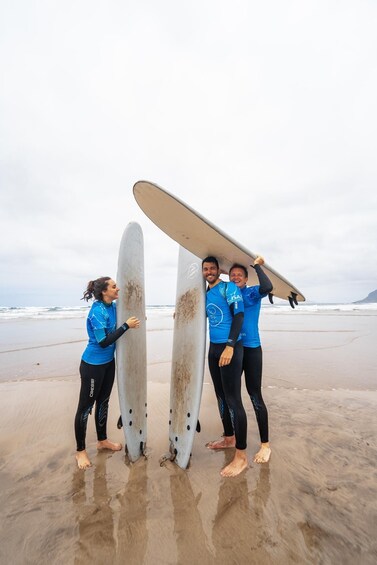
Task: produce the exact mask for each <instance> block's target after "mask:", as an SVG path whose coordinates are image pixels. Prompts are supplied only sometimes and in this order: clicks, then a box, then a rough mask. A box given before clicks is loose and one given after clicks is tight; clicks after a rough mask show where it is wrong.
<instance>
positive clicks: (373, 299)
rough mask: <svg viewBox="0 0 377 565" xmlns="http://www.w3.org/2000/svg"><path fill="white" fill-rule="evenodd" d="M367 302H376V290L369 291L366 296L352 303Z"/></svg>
mask: <svg viewBox="0 0 377 565" xmlns="http://www.w3.org/2000/svg"><path fill="white" fill-rule="evenodd" d="M369 302H377V290H374V291H373V292H370V293H369V294H368V296H367V297H366V298H363V300H358V301H357V302H354V304H367V303H369Z"/></svg>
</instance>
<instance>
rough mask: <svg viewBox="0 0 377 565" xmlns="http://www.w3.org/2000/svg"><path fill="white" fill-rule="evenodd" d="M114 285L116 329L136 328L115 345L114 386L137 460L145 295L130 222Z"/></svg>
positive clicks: (140, 254) (143, 398)
mask: <svg viewBox="0 0 377 565" xmlns="http://www.w3.org/2000/svg"><path fill="white" fill-rule="evenodd" d="M117 284H118V286H119V289H120V291H119V298H118V300H117V325H118V327H119V326H120V325H121V324H123V323H124V322H126V321H127V319H128V318H130V317H131V316H136V317H137V318H138V319H139V320H140V327H139V328H138V329H128V330H127V332H126V333H125V334H124V335H123V336H122V337H121V338H120V339H118V340H117V342H116V364H117V384H118V394H119V405H120V411H121V415H122V423H123V431H124V436H125V442H126V452H127V453H128V456H129V458H130V460H131V461H136V460H137V459H138V458H139V457H140V456H141V455H142V454H143V453H144V451H145V447H146V441H147V355H146V319H145V292H144V244H143V233H142V230H141V227H140V226H139V224H137V223H136V222H130V223H129V224H128V225H127V227H126V229H125V230H124V233H123V237H122V240H121V243H120V248H119V259H118V273H117Z"/></svg>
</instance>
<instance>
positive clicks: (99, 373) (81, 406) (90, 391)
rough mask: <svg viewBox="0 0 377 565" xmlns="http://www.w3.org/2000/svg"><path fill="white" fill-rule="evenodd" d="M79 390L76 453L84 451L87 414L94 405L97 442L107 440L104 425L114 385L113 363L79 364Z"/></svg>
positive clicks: (83, 362) (76, 418)
mask: <svg viewBox="0 0 377 565" xmlns="http://www.w3.org/2000/svg"><path fill="white" fill-rule="evenodd" d="M80 375H81V389H80V396H79V403H78V407H77V412H76V417H75V435H76V444H77V451H83V450H84V449H85V438H86V428H87V423H88V417H89V414H91V412H92V409H93V406H94V403H96V410H95V423H96V430H97V438H98V440H99V441H103V440H104V439H107V435H106V424H107V414H108V406H109V398H110V394H111V390H112V388H113V384H114V377H115V361H114V359H113V360H112V361H110V362H109V363H105V364H103V365H90V364H89V363H86V362H85V361H81V364H80Z"/></svg>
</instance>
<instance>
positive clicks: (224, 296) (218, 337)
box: [206, 281, 244, 343]
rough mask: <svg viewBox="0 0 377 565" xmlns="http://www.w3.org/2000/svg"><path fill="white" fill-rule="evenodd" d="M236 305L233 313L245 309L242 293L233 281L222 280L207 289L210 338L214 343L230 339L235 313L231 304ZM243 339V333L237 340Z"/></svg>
mask: <svg viewBox="0 0 377 565" xmlns="http://www.w3.org/2000/svg"><path fill="white" fill-rule="evenodd" d="M231 304H233V305H234V310H233V314H234V315H235V314H238V313H239V312H243V311H244V305H243V300H242V293H241V291H240V289H239V288H238V287H237V286H236V285H235V284H234V283H233V282H225V281H220V282H219V283H218V284H217V285H215V286H214V287H213V288H209V289H208V290H207V295H206V312H207V317H208V325H209V340H210V341H211V342H212V343H226V342H227V341H228V337H229V332H230V327H231V325H232V321H233V314H232V312H231V309H230V307H229V306H230V305H231ZM239 339H241V335H240V336H239V337H238V339H237V341H238V340H239Z"/></svg>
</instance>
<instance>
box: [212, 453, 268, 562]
mask: <svg viewBox="0 0 377 565" xmlns="http://www.w3.org/2000/svg"><path fill="white" fill-rule="evenodd" d="M232 457H233V454H232V453H226V454H225V464H224V465H226V464H228V462H229V461H231V459H232ZM255 470H258V468H257V469H255V468H253V471H255ZM250 471H251V470H250V469H248V470H246V471H245V472H243V473H242V474H241V475H239V476H238V477H234V478H232V479H231V480H230V479H227V478H224V479H222V480H221V483H220V489H219V495H218V502H217V511H216V515H215V518H214V521H213V527H212V544H213V546H214V549H215V561H216V563H224V564H225V563H226V564H228V563H250V562H255V563H256V562H260V563H269V562H270V561H269V559H270V556H269V553H268V551H267V548H265V547H264V545H265V542H266V541H267V539H268V537H269V531H268V530H269V528H268V520H267V523H266V521H264V520H263V512H264V508H265V506H266V504H267V501H268V498H269V493H270V482H269V467H268V465H265V466H263V467H260V468H259V478H258V480H257V482H256V485H255V487H254V488H253V489H252V490H250V491H249V484H248V479H249V473H250Z"/></svg>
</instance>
